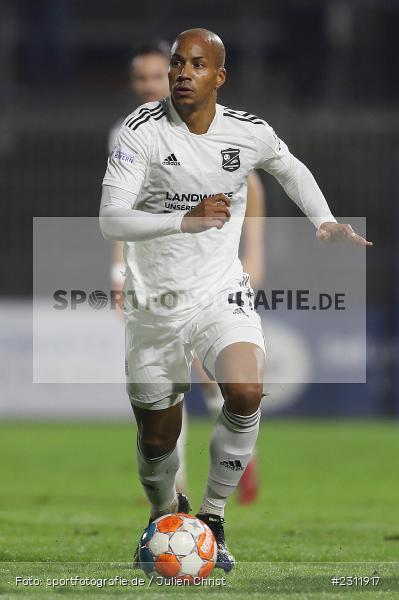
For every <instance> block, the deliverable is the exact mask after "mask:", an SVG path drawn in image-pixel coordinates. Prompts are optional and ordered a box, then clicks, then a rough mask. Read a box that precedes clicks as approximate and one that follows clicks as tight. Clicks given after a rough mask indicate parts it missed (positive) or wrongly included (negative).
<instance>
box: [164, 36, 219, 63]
mask: <svg viewBox="0 0 399 600" xmlns="http://www.w3.org/2000/svg"><path fill="white" fill-rule="evenodd" d="M183 41H184V42H186V41H189V42H191V43H193V44H198V45H200V46H203V47H204V48H206V49H207V50H208V51H209V52H210V53H211V54H212V55H213V57H214V61H215V66H216V67H217V68H220V67H224V61H225V58H226V51H225V48H224V44H223V42H222V40H221V39H220V37H219V36H218V35H217V34H216V33H213V31H209V29H203V28H202V27H196V28H194V29H187V30H186V31H182V32H181V33H179V35H178V36H177V38H176V40H175V42H174V44H173V46H172V54H173V52H174V49H175V48H176V46H177V45H178V43H179V42H183Z"/></svg>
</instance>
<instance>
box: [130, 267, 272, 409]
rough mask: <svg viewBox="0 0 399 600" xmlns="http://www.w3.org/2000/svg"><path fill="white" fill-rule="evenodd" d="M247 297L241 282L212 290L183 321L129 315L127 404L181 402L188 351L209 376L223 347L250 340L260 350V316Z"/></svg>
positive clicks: (188, 371)
mask: <svg viewBox="0 0 399 600" xmlns="http://www.w3.org/2000/svg"><path fill="white" fill-rule="evenodd" d="M243 280H244V281H248V277H247V278H246V279H245V278H244V279H243ZM237 293H239V296H237ZM252 299H253V292H252V290H251V288H250V287H248V285H246V286H243V284H242V282H241V284H237V287H234V288H233V289H229V290H227V291H223V292H221V293H220V294H218V296H217V297H216V298H214V301H213V303H212V304H211V305H209V306H207V307H205V308H202V309H201V310H199V311H198V313H196V314H195V315H194V316H191V317H190V318H189V319H188V320H187V321H176V320H168V319H166V318H165V317H158V316H156V315H154V314H153V313H149V312H147V313H146V312H145V311H142V310H140V311H137V312H136V313H135V312H133V313H130V314H129V318H128V320H127V322H126V377H127V391H128V394H129V398H130V401H131V403H132V405H134V406H138V407H140V408H145V409H149V410H160V409H163V408H168V407H170V406H173V405H174V404H177V403H178V402H181V401H182V399H183V396H182V394H184V392H187V391H188V390H189V389H190V382H191V364H192V361H193V358H194V354H196V355H197V356H198V358H199V359H200V361H201V362H202V364H203V366H204V368H205V370H206V371H207V372H208V373H209V374H210V375H211V376H212V377H213V378H214V377H215V363H216V359H217V356H218V354H219V353H220V352H221V350H223V348H226V346H229V345H230V344H234V343H236V342H251V343H253V344H255V345H257V346H259V348H261V349H262V350H263V352H265V340H264V336H263V331H262V327H261V320H260V317H259V315H258V314H257V313H256V312H255V310H254V308H253V300H252Z"/></svg>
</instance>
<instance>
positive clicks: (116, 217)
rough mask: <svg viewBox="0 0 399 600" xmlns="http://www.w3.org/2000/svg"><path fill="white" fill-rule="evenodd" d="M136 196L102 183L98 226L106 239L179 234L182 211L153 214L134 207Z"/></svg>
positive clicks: (123, 239)
mask: <svg viewBox="0 0 399 600" xmlns="http://www.w3.org/2000/svg"><path fill="white" fill-rule="evenodd" d="M136 197H137V196H136V195H135V194H132V193H131V192H128V191H127V190H124V189H121V188H117V187H114V186H111V185H103V193H102V198H101V207H100V229H101V233H102V234H103V236H104V237H105V239H107V240H122V241H124V242H138V241H143V240H150V239H153V238H157V237H163V236H165V235H172V234H174V233H180V232H181V229H180V226H181V221H182V219H183V216H184V213H183V214H177V215H176V214H174V213H170V214H160V215H158V214H152V213H147V212H143V211H142V210H134V208H133V207H134V204H135V202H136Z"/></svg>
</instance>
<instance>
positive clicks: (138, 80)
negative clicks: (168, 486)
mask: <svg viewBox="0 0 399 600" xmlns="http://www.w3.org/2000/svg"><path fill="white" fill-rule="evenodd" d="M169 61H170V46H169V44H168V42H166V41H164V40H160V41H154V42H152V43H148V44H145V45H144V46H142V47H140V48H139V49H138V50H137V51H136V52H135V53H134V55H133V57H132V59H131V61H130V66H129V88H130V90H131V92H132V94H133V96H134V98H135V99H136V100H137V102H138V104H139V105H141V104H145V103H146V102H153V101H156V100H161V99H162V98H164V97H165V96H168V94H169V80H168V70H169ZM122 125H123V119H121V120H119V121H118V122H117V123H115V125H114V126H113V127H112V129H111V131H110V133H109V136H108V151H109V154H111V152H112V151H113V149H114V146H115V144H116V141H117V136H118V133H119V130H120V128H121V126H122ZM265 205H266V201H265V193H264V190H263V186H262V182H261V180H260V177H259V176H258V175H257V173H256V172H255V171H253V172H251V173H250V174H249V176H248V188H247V207H246V215H245V216H246V217H249V218H248V219H246V220H245V222H244V228H243V234H244V253H243V256H242V263H243V266H244V270H245V272H247V273H249V275H250V279H251V284H252V286H253V287H255V288H257V287H258V286H259V285H260V284H261V281H262V275H263V244H264V219H263V218H262V217H264V216H265ZM124 271H125V264H124V259H123V242H119V241H117V242H115V245H114V260H113V265H112V272H111V276H112V289H113V290H117V291H121V290H122V289H123V285H124V282H125V278H124V276H123V273H124ZM121 306H122V302H121ZM193 368H194V369H195V371H196V375H197V378H198V379H199V380H200V382H201V388H202V392H203V395H204V399H205V403H206V406H207V409H208V411H209V412H210V413H211V414H216V413H217V414H219V412H220V410H221V407H222V405H223V397H222V395H221V393H220V390H219V387H218V386H217V384H216V383H214V382H210V381H209V378H208V377H207V375H206V373H205V372H204V370H203V368H202V366H201V362H200V361H199V360H198V358H197V357H195V359H194V363H193ZM185 438H186V411H185V410H184V411H183V426H182V430H181V433H180V436H179V439H178V443H177V449H178V452H179V459H180V467H179V470H178V472H177V476H176V487H177V489H178V491H181V492H183V491H184V490H185V489H186V464H185V463H186V461H185V452H184V445H185ZM258 488H259V481H258V474H257V469H256V461H255V456H252V458H251V460H250V462H249V463H248V466H247V467H246V469H245V471H244V473H243V476H242V477H241V479H240V481H239V484H238V492H239V496H238V499H239V502H240V503H242V504H250V503H251V502H253V501H254V500H255V498H256V496H257V494H258Z"/></svg>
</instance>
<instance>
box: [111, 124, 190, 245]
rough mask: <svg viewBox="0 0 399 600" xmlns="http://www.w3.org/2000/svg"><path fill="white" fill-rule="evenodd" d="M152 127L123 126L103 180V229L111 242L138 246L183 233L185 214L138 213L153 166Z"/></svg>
mask: <svg viewBox="0 0 399 600" xmlns="http://www.w3.org/2000/svg"><path fill="white" fill-rule="evenodd" d="M153 135H154V132H153V130H152V128H151V125H150V124H148V125H144V126H142V127H139V128H138V129H137V130H136V131H133V130H132V129H130V128H129V127H127V126H122V128H121V129H120V131H119V134H118V136H117V138H116V142H115V147H114V149H113V151H112V152H111V154H110V157H109V159H108V165H107V171H106V173H105V177H104V180H103V192H102V198H101V207H100V229H101V232H102V234H103V236H104V237H105V238H106V239H110V240H121V241H125V242H136V241H142V240H149V239H153V238H156V237H162V236H165V235H172V234H174V233H179V232H181V229H180V225H181V221H182V218H183V214H177V215H176V214H173V213H171V214H152V213H147V212H144V211H141V210H135V208H134V207H135V204H136V200H137V196H138V194H139V192H140V189H141V187H142V185H143V182H144V179H145V175H146V171H147V169H148V165H149V162H150V155H151V148H152V144H153V137H152V136H153Z"/></svg>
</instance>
